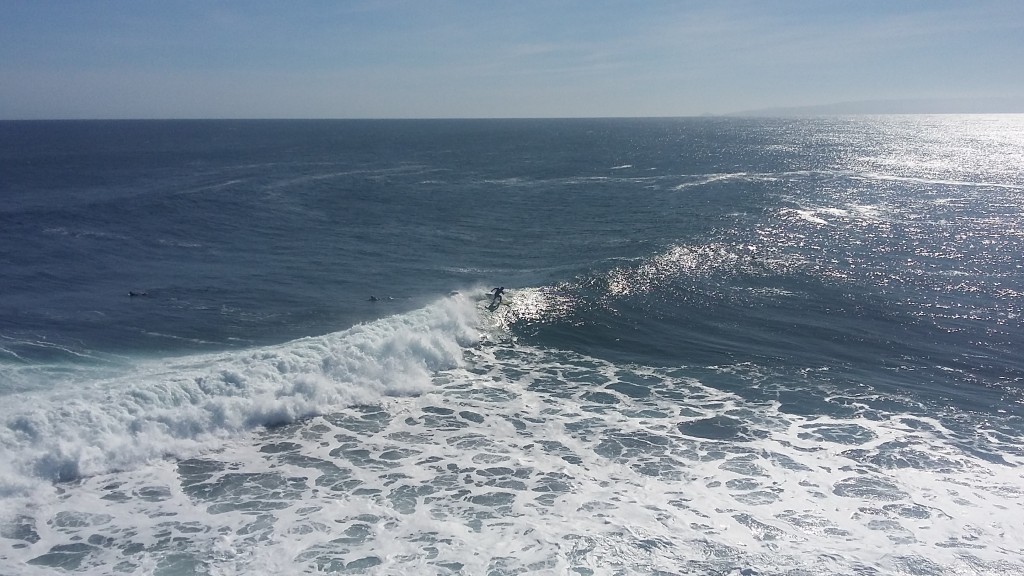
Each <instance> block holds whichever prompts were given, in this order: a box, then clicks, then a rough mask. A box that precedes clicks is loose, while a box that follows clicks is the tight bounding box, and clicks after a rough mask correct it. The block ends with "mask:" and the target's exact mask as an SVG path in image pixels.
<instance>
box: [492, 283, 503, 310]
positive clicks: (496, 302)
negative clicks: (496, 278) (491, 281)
mask: <svg viewBox="0 0 1024 576" xmlns="http://www.w3.org/2000/svg"><path fill="white" fill-rule="evenodd" d="M491 292H493V293H494V297H492V298H491V304H490V305H491V306H498V305H499V304H501V295H502V294H504V293H505V287H504V286H502V287H501V288H495V289H494V290H491Z"/></svg>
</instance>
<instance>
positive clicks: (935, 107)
mask: <svg viewBox="0 0 1024 576" xmlns="http://www.w3.org/2000/svg"><path fill="white" fill-rule="evenodd" d="M1021 113H1024V98H926V99H904V100H860V101H853V102H838V103H834V104H821V105H814V106H780V107H775V108H760V109H756V110H743V111H740V112H732V113H729V114H725V116H783V117H785V116H793V117H796V116H844V115H858V114H1021Z"/></svg>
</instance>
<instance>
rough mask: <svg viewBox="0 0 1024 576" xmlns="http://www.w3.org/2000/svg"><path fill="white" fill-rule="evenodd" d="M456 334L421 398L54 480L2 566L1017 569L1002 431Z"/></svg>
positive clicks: (1013, 458) (1018, 541) (381, 402)
mask: <svg viewBox="0 0 1024 576" xmlns="http://www.w3.org/2000/svg"><path fill="white" fill-rule="evenodd" d="M494 340H495V339H492V341H494ZM464 353H465V359H464V363H463V364H462V365H460V366H457V367H452V368H449V369H442V370H440V371H438V372H437V373H436V374H435V375H434V376H433V378H432V385H433V388H432V389H431V391H430V392H428V393H425V394H421V395H418V396H397V397H396V396H389V397H379V398H377V399H376V400H375V401H374V402H372V403H367V404H363V405H359V406H352V407H347V408H342V409H338V410H333V411H330V412H325V413H322V414H321V415H318V416H315V417H312V418H309V419H305V420H302V421H298V422H294V423H291V424H288V425H284V426H278V427H274V428H270V429H266V430H264V431H260V432H256V433H254V435H253V437H252V438H246V439H238V440H236V441H232V442H229V443H226V444H225V445H224V446H223V449H222V450H219V451H218V452H216V453H206V454H203V455H198V456H196V457H193V458H187V459H181V460H177V461H172V460H164V461H160V462H158V463H156V464H154V465H152V466H149V467H145V468H141V469H139V470H136V471H135V472H132V473H130V474H118V475H110V476H95V477H90V478H87V479H85V480H83V481H82V482H81V483H79V484H76V485H75V486H74V487H69V488H68V489H66V490H61V491H60V494H50V495H48V496H47V497H46V500H45V501H39V502H37V508H36V512H33V513H27V514H24V515H22V516H21V517H20V518H18V519H16V521H15V522H13V523H11V524H8V527H7V528H6V529H5V530H6V531H5V533H4V537H5V538H6V540H4V542H6V543H7V544H8V547H7V549H6V550H5V552H4V555H3V556H2V558H3V562H6V563H9V566H10V567H14V566H17V567H19V568H22V567H24V568H25V570H20V572H21V573H26V574H32V573H39V574H43V573H47V570H51V569H52V568H53V567H55V566H62V567H65V568H71V569H74V570H82V571H88V570H89V569H90V568H91V567H98V566H117V567H118V570H119V571H120V572H123V573H139V574H142V573H152V572H157V573H190V572H189V571H191V572H192V573H247V574H281V573H286V574H289V573H307V572H316V571H324V572H358V573H379V574H388V573H438V574H446V573H447V574H460V573H464V574H480V573H488V574H517V573H522V572H524V571H525V572H541V573H569V574H602V573H623V574H650V573H657V572H659V571H661V572H664V573H722V574H733V573H740V574H765V573H772V574H774V573H807V572H808V571H815V572H820V573H828V574H847V573H865V572H867V573H876V574H946V573H962V572H964V571H970V572H972V573H981V574H1024V563H1022V562H1021V560H1020V559H1021V558H1022V557H1024V537H1022V535H1021V534H1020V532H1019V530H1017V523H1018V520H1019V517H1020V514H1021V512H1022V509H1024V490H1022V489H1021V488H1020V487H1021V486H1022V485H1024V483H1022V477H1021V473H1020V470H1021V464H1022V463H1024V459H1022V457H1021V455H1020V454H1019V453H1014V451H1013V450H1010V449H1009V448H1010V446H1011V444H1013V443H1015V442H1019V441H1020V438H1013V437H996V436H989V437H986V438H981V439H979V441H980V442H984V443H985V444H986V450H988V451H989V452H991V453H1001V454H1003V455H1004V458H1003V460H1004V461H1003V462H1000V463H995V462H992V461H990V460H987V459H985V458H979V457H977V456H976V455H975V454H972V453H971V452H969V451H965V450H964V449H962V448H961V447H960V444H959V443H958V442H957V441H954V440H955V437H956V436H957V435H958V434H959V433H957V432H954V431H952V430H950V429H948V428H947V427H946V424H945V423H944V421H943V419H942V418H941V417H938V416H934V415H932V416H929V415H922V414H905V413H893V412H884V411H880V410H873V409H870V408H868V407H867V405H863V406H860V407H858V408H857V409H856V410H855V411H853V412H847V413H846V414H848V415H845V416H839V415H833V416H823V415H819V416H806V415H794V414H789V413H786V412H784V411H781V410H780V404H779V403H778V402H776V401H771V400H765V401H757V402H755V401H748V400H744V399H743V398H741V397H739V396H737V395H735V394H732V393H729V392H724V391H722V390H720V389H716V388H713V387H710V386H707V385H706V384H704V383H702V382H701V381H700V380H698V379H696V378H693V377H690V376H688V373H687V371H686V370H685V369H672V370H664V369H654V368H645V367H637V366H619V365H614V364H610V363H607V362H603V361H600V360H597V359H594V358H588V357H584V356H579V355H576V354H572V353H569V352H565V351H559V350H543V349H536V348H530V347H525V346H514V345H512V344H511V343H510V342H508V341H505V343H501V344H492V343H487V342H485V343H484V344H483V345H480V346H478V347H474V348H470V349H467V350H466V351H465V352H464ZM734 376H735V377H736V378H744V377H745V376H744V372H742V371H737V372H735V373H734Z"/></svg>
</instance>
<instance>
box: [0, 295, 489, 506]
mask: <svg viewBox="0 0 1024 576" xmlns="http://www.w3.org/2000/svg"><path fill="white" fill-rule="evenodd" d="M475 317H476V309H475V308H474V306H473V305H472V303H470V302H467V301H466V300H465V299H463V298H461V297H454V298H446V299H444V300H442V301H440V302H437V303H435V304H434V305H432V306H428V307H426V308H424V309H421V310H418V311H414V312H411V313H409V314H404V315H397V316H392V317H389V318H384V319H381V320H378V321H376V322H371V323H367V324H362V325H359V326H355V327H353V328H351V329H348V330H345V331H343V332H338V333H334V334H328V335H325V336H319V337H312V338H305V339H301V340H297V341H294V342H289V343H286V344H282V345H279V346H273V347H266V348H259V349H253V350H248V351H244V352H237V353H235V352H233V353H225V354H211V355H202V356H189V357H182V358H177V359H171V360H159V361H144V362H142V363H140V364H138V365H135V366H132V367H130V368H129V369H126V370H125V371H124V372H123V373H121V374H119V375H117V376H114V377H110V378H102V379H95V378H93V377H92V376H93V375H94V374H95V371H92V370H84V371H82V372H81V375H82V376H81V378H80V379H79V380H77V381H74V379H73V378H71V379H68V380H67V381H66V382H63V383H62V385H60V386H51V387H42V386H40V387H38V388H39V389H37V390H30V391H28V392H25V393H22V394H11V395H9V396H7V397H6V398H5V402H6V404H7V408H6V410H5V413H4V416H3V419H2V424H3V425H2V426H0V459H2V461H4V462H5V463H6V467H5V471H4V474H3V475H2V476H0V495H3V496H9V495H16V494H17V493H19V492H20V491H24V490H31V489H33V488H34V487H35V486H36V485H37V484H38V483H39V482H44V483H48V482H53V481H57V482H63V481H69V480H75V479H79V478H81V477H83V476H92V475H96V474H102V473H105V472H109V471H112V470H131V469H134V468H135V467H137V466H140V465H143V464H145V463H146V462H148V461H150V460H153V459H160V458H163V457H165V456H173V457H185V456H189V455H194V454H198V453H202V452H203V451H204V450H208V449H211V448H213V447H216V446H218V445H219V444H220V443H221V442H222V441H223V440H224V439H226V438H230V437H232V436H235V435H238V434H245V433H246V432H247V431H250V430H252V429H254V428H257V427H260V426H266V425H279V424H283V423H287V422H292V421H294V420H296V419H299V418H304V417H309V416H312V415H315V414H321V413H325V412H327V411H330V410H333V409H338V408H342V407H345V406H350V405H353V404H360V403H372V402H376V401H379V399H380V398H381V397H383V396H388V395H406V394H418V393H421V392H423V391H425V390H427V389H429V387H430V385H431V375H432V374H433V373H435V372H436V371H438V370H443V369H450V368H453V367H455V366H458V365H459V364H460V363H461V362H462V348H463V346H467V345H471V344H472V343H473V342H474V341H475V339H476V337H477V332H476V330H475V328H473V326H474V325H475V324H476V320H475ZM44 374H45V373H44Z"/></svg>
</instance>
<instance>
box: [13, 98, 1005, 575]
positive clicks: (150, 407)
mask: <svg viewBox="0 0 1024 576" xmlns="http://www.w3.org/2000/svg"><path fill="white" fill-rule="evenodd" d="M1022 134H1024V118H1022V117H1020V116H984V115H981V116H889V117H855V118H827V119H826V118H822V119H801V120H769V119H724V118H707V119H703V118H702V119H676V120H672V119H666V120H655V119H650V120H535V121H534V120H521V121H497V120H496V121H365V122H363V121H358V122H357V121H335V122H319V121H317V122H314V121H309V122H295V121H282V122H262V121H261V122H212V121H211V122H206V121H204V122H15V123H0V195H2V197H3V200H4V202H3V205H2V206H0V272H2V275H3V277H4V279H5V287H4V288H3V296H2V298H0V395H2V396H3V399H4V407H3V409H0V420H2V422H3V426H2V427H0V452H2V454H0V462H3V464H2V465H0V573H12V574H52V573H55V572H57V573H89V574H101V573H119V574H166V575H172V574H282V573H284V574H293V573H294V574H304V573H319V572H326V573H370V574H494V575H498V574H522V573H551V574H583V575H597V574H743V575H747V576H749V575H753V574H810V573H815V574H922V575H939V574H1024V562H1022V561H1021V558H1022V557H1024V531H1022V530H1021V529H1020V526H1019V524H1020V523H1019V518H1020V515H1021V512H1022V507H1024V477H1022V473H1021V465H1022V463H1024V447H1022V446H1024V443H1022V433H1024V426H1022V419H1021V418H1022V415H1024V394H1022V388H1021V382H1022V378H1024V362H1022V360H1021V355H1020V352H1019V351H1020V350H1022V349H1024V346H1022V344H1024V331H1022V329H1021V328H1022V327H1021V317H1020V313H1021V307H1022V291H1024V281H1022V278H1024V275H1022V268H1021V266H1022V264H1021V254H1024V221H1022V215H1024V210H1022V206H1024V202H1022V196H1024V173H1022V171H1021V168H1020V167H1021V166H1024V162H1022V161H1024V137H1022V136H1021V135H1022ZM498 285H503V286H505V287H506V288H507V291H506V297H505V300H504V301H503V302H502V304H501V305H500V306H497V307H489V306H488V303H489V302H490V299H489V298H488V297H486V296H485V293H486V292H487V290H489V289H490V288H491V287H493V286H498ZM130 291H131V292H136V293H145V294H144V295H139V296H129V292H130ZM371 295H374V296H375V297H377V301H372V302H371V301H369V297H370V296H371Z"/></svg>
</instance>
